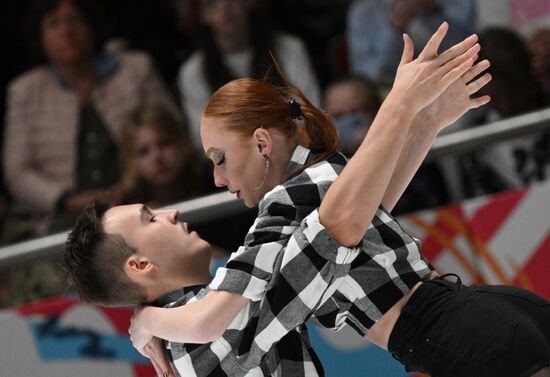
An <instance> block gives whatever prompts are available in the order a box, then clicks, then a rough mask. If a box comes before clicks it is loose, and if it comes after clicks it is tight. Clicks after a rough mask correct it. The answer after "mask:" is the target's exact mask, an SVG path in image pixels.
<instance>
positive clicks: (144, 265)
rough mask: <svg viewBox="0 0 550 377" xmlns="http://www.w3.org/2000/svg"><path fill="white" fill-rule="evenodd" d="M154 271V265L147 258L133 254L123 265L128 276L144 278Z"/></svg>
mask: <svg viewBox="0 0 550 377" xmlns="http://www.w3.org/2000/svg"><path fill="white" fill-rule="evenodd" d="M155 269H156V267H155V265H154V264H153V263H151V260H150V259H149V258H147V257H144V256H140V255H137V254H134V255H132V256H130V257H129V258H128V259H127V260H126V263H125V264H124V270H125V271H126V273H127V274H128V275H129V276H134V277H144V276H147V275H149V274H151V273H152V272H153V271H154V270H155Z"/></svg>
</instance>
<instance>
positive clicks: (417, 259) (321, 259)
mask: <svg viewBox="0 0 550 377" xmlns="http://www.w3.org/2000/svg"><path fill="white" fill-rule="evenodd" d="M315 157H316V156H315V154H314V153H312V152H311V151H310V150H309V149H307V148H304V147H302V146H298V147H297V148H296V150H295V151H294V154H293V156H292V158H291V162H290V163H289V166H288V167H287V169H286V176H289V175H290V174H291V173H292V172H293V171H295V170H296V169H297V168H300V167H301V166H304V165H305V164H307V163H308V162H309V161H312V160H313V159H314V158H315ZM346 162H347V161H346V159H345V157H344V156H343V155H341V154H334V155H332V156H330V157H329V158H328V159H326V160H324V161H321V162H319V163H316V164H314V165H312V166H310V167H308V168H307V169H305V170H304V171H303V172H302V173H300V174H299V175H297V176H295V177H293V178H291V179H289V180H287V181H286V182H284V183H283V184H281V185H279V186H277V187H275V188H274V189H273V190H272V191H270V192H269V193H267V194H266V195H265V196H264V198H262V200H261V201H260V203H259V212H258V217H257V219H256V221H255V222H254V224H253V226H252V227H251V229H250V231H249V233H248V235H247V237H246V240H245V244H244V246H242V247H240V248H239V250H238V251H237V252H235V253H233V254H232V256H231V258H230V260H229V262H228V263H227V265H226V266H225V268H222V269H218V272H217V273H216V276H215V277H214V280H213V281H212V283H211V284H210V285H209V287H210V289H213V290H224V291H229V292H233V293H238V294H241V295H242V296H244V297H247V298H249V299H250V300H252V301H258V300H262V303H263V304H262V305H263V310H264V311H265V312H266V313H263V315H262V316H261V318H262V321H264V322H262V323H261V326H260V328H261V329H265V330H264V331H263V332H260V333H258V334H257V337H256V338H255V341H254V343H253V344H252V348H251V351H252V352H253V353H254V354H255V353H256V352H258V353H259V355H255V357H254V358H250V359H249V361H250V360H254V361H256V362H258V360H260V358H261V357H260V355H261V352H267V351H268V350H269V348H270V347H271V345H273V344H275V343H276V342H277V341H278V339H281V337H282V336H284V334H285V333H286V331H289V330H290V329H293V328H295V327H296V326H299V325H301V324H302V323H303V322H304V321H305V320H308V319H310V318H311V319H313V320H315V322H317V324H320V325H321V326H323V327H327V328H330V329H334V330H337V329H339V328H341V327H342V326H343V325H344V324H346V323H347V324H348V325H350V326H352V327H353V328H354V329H355V330H356V331H358V332H359V334H360V335H362V336H364V335H365V334H366V332H367V330H368V329H369V328H370V327H371V326H372V325H373V324H374V322H375V321H377V320H378V319H380V318H381V317H382V315H383V314H384V313H385V312H386V311H387V310H388V309H390V308H391V307H392V306H393V305H394V304H395V303H396V302H397V301H398V300H399V299H400V298H401V297H403V296H404V295H405V294H406V293H407V292H408V291H409V290H410V289H411V288H412V287H413V286H414V285H415V284H416V283H417V282H419V281H421V280H422V278H423V277H425V276H426V275H428V274H430V272H431V271H432V270H433V268H432V267H431V265H430V264H429V263H428V262H427V261H426V260H425V259H424V258H423V257H422V255H421V254H420V251H419V248H420V242H419V241H418V240H416V239H413V238H412V237H411V236H409V235H408V234H406V233H405V232H404V231H403V229H402V228H401V226H400V225H399V223H397V221H396V220H395V219H394V218H393V217H392V216H391V215H390V214H389V213H388V212H387V211H386V210H385V209H383V208H382V207H380V208H379V209H378V211H377V212H376V215H375V216H374V218H373V220H372V223H371V224H370V225H369V228H368V230H367V232H366V233H365V236H364V238H363V241H362V243H361V244H360V245H358V248H356V249H348V248H345V247H343V246H341V245H339V244H337V243H336V241H334V240H333V239H332V238H331V237H330V235H329V234H328V232H327V231H326V230H325V229H324V227H323V226H322V225H321V224H320V222H319V213H318V207H319V206H320V204H321V200H322V199H323V197H324V195H325V193H326V192H327V190H328V188H329V187H330V185H331V184H332V182H334V180H335V179H336V178H337V177H338V175H339V174H340V172H341V171H342V169H343V168H344V166H345V164H346ZM364 192H365V195H368V187H365V190H364ZM358 250H359V252H357V251H358ZM266 307H269V309H266ZM269 312H271V315H269V314H268V313H269ZM252 365H253V364H249V366H252Z"/></svg>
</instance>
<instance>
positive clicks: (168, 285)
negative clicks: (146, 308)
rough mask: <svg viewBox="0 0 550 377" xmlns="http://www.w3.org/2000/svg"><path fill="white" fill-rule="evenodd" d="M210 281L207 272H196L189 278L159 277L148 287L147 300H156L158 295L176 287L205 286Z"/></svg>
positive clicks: (162, 294)
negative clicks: (195, 274)
mask: <svg viewBox="0 0 550 377" xmlns="http://www.w3.org/2000/svg"><path fill="white" fill-rule="evenodd" d="M211 281H212V276H210V274H209V273H208V272H206V273H202V274H197V276H191V277H189V278H180V277H166V278H163V279H159V280H158V281H156V282H155V285H154V286H153V287H151V288H150V289H149V294H148V297H149V301H150V302H153V301H156V300H157V299H158V298H159V297H162V296H164V295H165V294H167V293H170V292H172V291H175V290H176V289H181V288H187V287H193V286H196V285H204V286H206V285H208V284H209V283H210V282H211Z"/></svg>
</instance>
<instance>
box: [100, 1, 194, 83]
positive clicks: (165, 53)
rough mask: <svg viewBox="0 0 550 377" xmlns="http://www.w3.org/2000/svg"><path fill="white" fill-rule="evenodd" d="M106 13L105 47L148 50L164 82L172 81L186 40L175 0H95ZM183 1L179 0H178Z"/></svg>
mask: <svg viewBox="0 0 550 377" xmlns="http://www.w3.org/2000/svg"><path fill="white" fill-rule="evenodd" d="M95 1H96V2H99V3H100V4H103V8H104V9H105V11H106V12H105V13H107V17H106V22H105V24H106V25H105V34H106V38H107V39H108V40H107V42H106V46H105V49H106V50H107V51H123V50H139V51H145V52H146V53H148V54H149V55H150V56H151V58H152V59H153V62H154V63H155V67H156V68H157V69H158V71H159V73H160V75H161V77H162V78H163V79H164V82H165V83H166V84H167V85H169V86H170V88H171V89H173V91H174V93H176V92H177V88H176V85H175V82H176V79H177V74H178V69H179V66H180V65H181V62H182V61H183V60H184V59H185V58H186V57H187V56H188V55H189V53H190V51H189V43H188V41H187V39H186V38H185V36H184V33H183V31H182V30H181V29H182V28H181V22H182V21H181V20H180V19H179V13H180V12H179V4H178V3H179V2H176V1H174V0H117V1H111V0H95ZM182 3H183V2H182Z"/></svg>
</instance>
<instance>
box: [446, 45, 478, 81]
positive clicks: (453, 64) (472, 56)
mask: <svg viewBox="0 0 550 377" xmlns="http://www.w3.org/2000/svg"><path fill="white" fill-rule="evenodd" d="M480 49H481V47H480V46H479V44H478V43H476V44H475V45H473V46H472V47H470V49H469V50H468V51H466V52H465V53H464V54H462V55H460V56H457V57H456V58H455V59H453V60H452V61H450V62H448V63H447V64H445V65H444V66H442V67H440V68H439V70H440V72H441V73H442V74H443V76H445V75H446V74H447V73H449V72H451V71H453V70H454V69H456V68H457V67H460V66H462V64H464V63H465V62H466V61H468V60H472V61H473V62H475V61H476V60H477V58H478V52H479V50H480ZM459 77H460V76H459ZM457 79H458V77H457ZM455 80H456V79H455Z"/></svg>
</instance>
